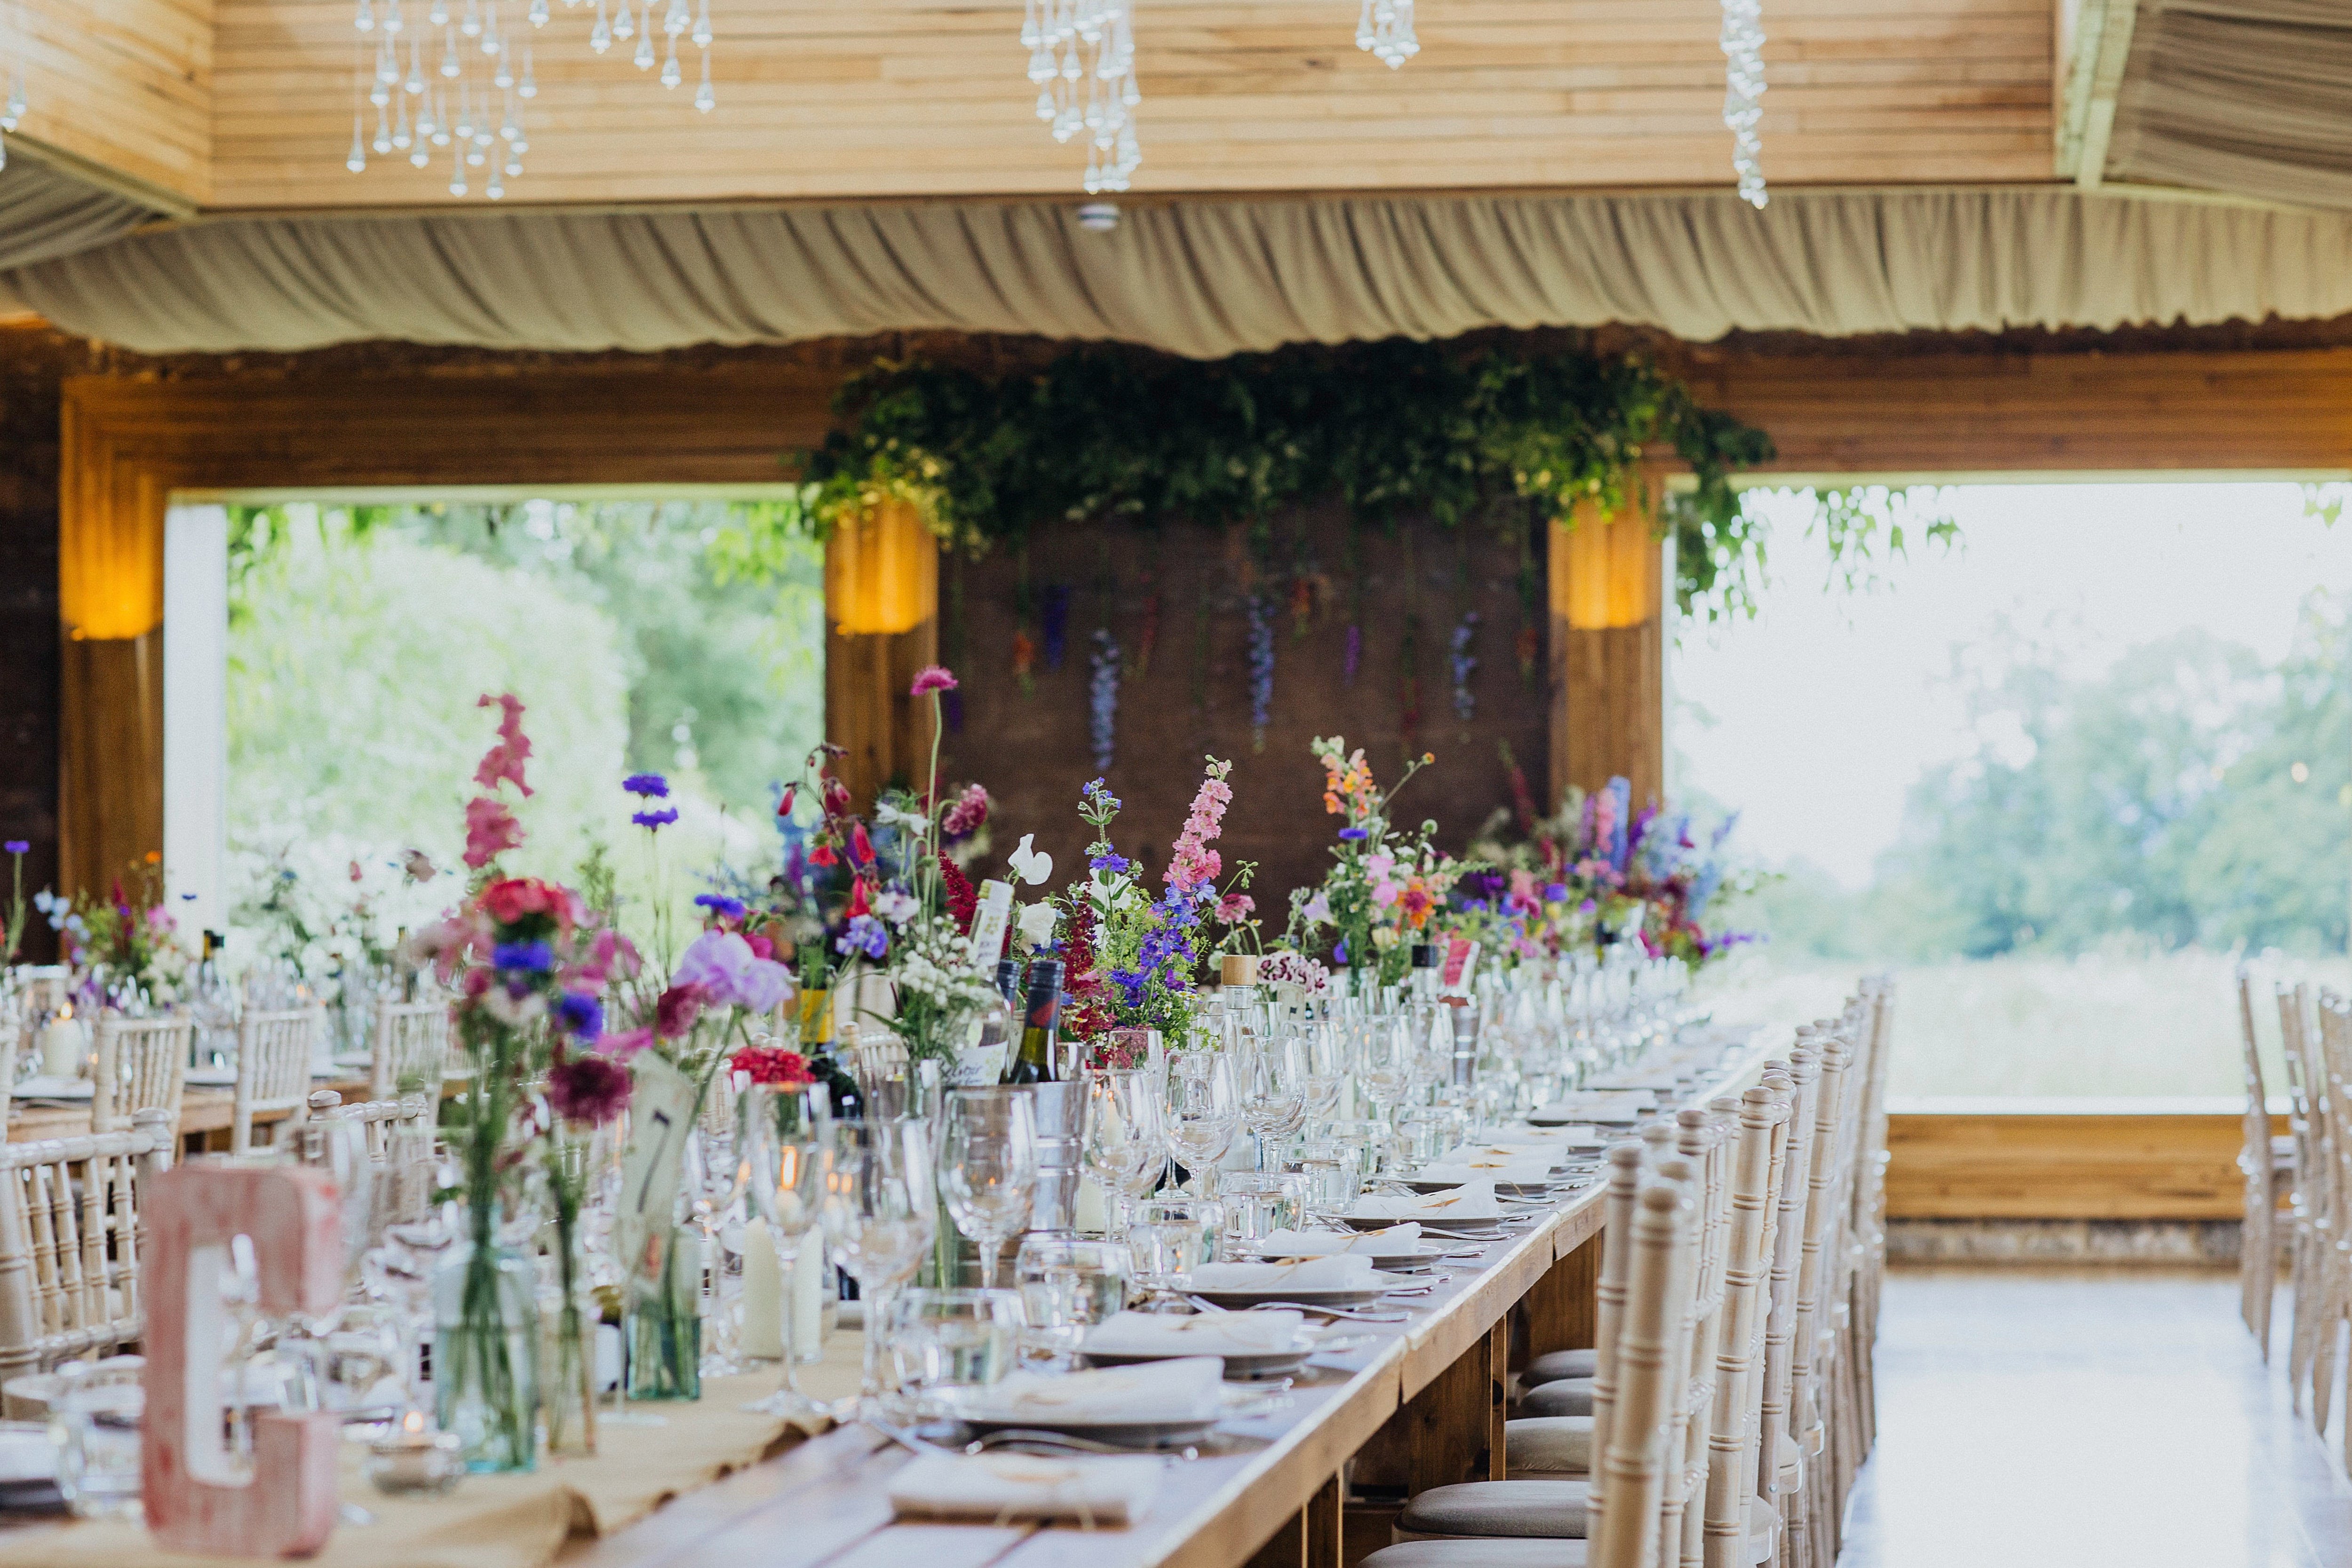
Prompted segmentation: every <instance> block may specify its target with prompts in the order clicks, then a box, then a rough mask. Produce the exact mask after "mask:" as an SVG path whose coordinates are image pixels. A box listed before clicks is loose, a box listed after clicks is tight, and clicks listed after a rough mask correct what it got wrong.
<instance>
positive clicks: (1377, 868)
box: [1364, 850, 1396, 882]
mask: <svg viewBox="0 0 2352 1568" xmlns="http://www.w3.org/2000/svg"><path fill="white" fill-rule="evenodd" d="M1394 869H1396V856H1394V855H1392V854H1390V853H1389V852H1387V851H1385V850H1383V851H1381V852H1380V853H1379V854H1376V855H1366V856H1365V857H1364V874H1365V875H1366V876H1368V877H1370V878H1371V879H1372V880H1373V881H1374V882H1378V881H1380V880H1381V878H1382V877H1384V876H1386V875H1388V874H1389V873H1390V872H1391V871H1393V870H1394Z"/></svg>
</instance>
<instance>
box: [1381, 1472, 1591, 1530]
mask: <svg viewBox="0 0 2352 1568" xmlns="http://www.w3.org/2000/svg"><path fill="white" fill-rule="evenodd" d="M1591 1495H1592V1489H1591V1487H1590V1486H1588V1485H1587V1484H1586V1483H1584V1482H1583V1481H1566V1480H1561V1481H1465V1482H1464V1483H1462V1484H1461V1485H1459V1486H1450V1487H1432V1488H1430V1489H1429V1490H1427V1491H1425V1492H1421V1493H1418V1494H1416V1495H1415V1496H1414V1498H1413V1500H1412V1501H1411V1502H1409V1503H1407V1504H1405V1507H1404V1511H1403V1512H1402V1513H1401V1514H1399V1515H1397V1521H1396V1528H1397V1530H1398V1531H1400V1532H1401V1533H1402V1534H1406V1535H1549V1536H1572V1537H1581V1536H1582V1535H1583V1534H1584V1505H1585V1503H1586V1501H1587V1500H1590V1498H1591Z"/></svg>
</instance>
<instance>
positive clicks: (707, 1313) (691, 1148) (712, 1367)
mask: <svg viewBox="0 0 2352 1568" xmlns="http://www.w3.org/2000/svg"><path fill="white" fill-rule="evenodd" d="M686 1150H687V1160H686V1181H687V1200H688V1205H689V1206H690V1207H691V1208H692V1211H693V1214H694V1222H695V1225H696V1227H697V1228H698V1229H700V1230H701V1232H702V1265H703V1283H702V1287H701V1288H702V1293H703V1296H704V1298H705V1301H704V1308H703V1321H704V1322H705V1323H706V1324H708V1325H709V1329H710V1333H709V1338H707V1339H706V1340H705V1341H704V1348H703V1352H702V1364H701V1367H700V1372H701V1375H703V1376H705V1377H725V1376H728V1375H730V1374H733V1373H737V1372H740V1371H742V1370H743V1369H742V1367H741V1366H740V1364H737V1362H736V1360H735V1344H734V1338H735V1336H734V1335H733V1333H730V1323H729V1319H728V1315H727V1312H726V1311H725V1304H726V1303H725V1294H726V1282H727V1253H726V1250H725V1245H724V1242H723V1241H722V1239H721V1232H723V1231H724V1230H725V1229H726V1228H727V1218H728V1216H729V1215H730V1214H731V1213H733V1212H734V1208H735V1206H736V1205H737V1204H738V1203H740V1202H741V1201H742V1199H743V1193H744V1189H745V1187H746V1186H748V1185H749V1183H750V1179H751V1172H750V1169H749V1167H748V1166H746V1165H745V1164H744V1162H743V1160H742V1159H741V1158H740V1157H739V1156H738V1155H737V1152H736V1148H735V1129H734V1128H733V1127H732V1126H726V1125H719V1126H713V1125H710V1124H708V1123H706V1124H703V1125H700V1126H698V1127H696V1128H695V1129H694V1131H693V1132H692V1134H689V1135H688V1138H687V1140H686Z"/></svg>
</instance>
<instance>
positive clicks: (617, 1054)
mask: <svg viewBox="0 0 2352 1568" xmlns="http://www.w3.org/2000/svg"><path fill="white" fill-rule="evenodd" d="M653 1042H654V1031H653V1030H649V1029H633V1030H629V1031H628V1032H627V1033H626V1034H608V1035H606V1036H604V1039H602V1040H598V1041H597V1042H596V1049H597V1050H598V1051H602V1052H604V1054H605V1055H606V1056H609V1057H611V1058H613V1059H614V1061H628V1060H629V1058H631V1057H633V1056H635V1055H636V1053H637V1052H639V1051H643V1050H645V1049H646V1047H647V1046H650V1045H651V1044H653Z"/></svg>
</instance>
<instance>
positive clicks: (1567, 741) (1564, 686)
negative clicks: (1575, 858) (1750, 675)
mask: <svg viewBox="0 0 2352 1568" xmlns="http://www.w3.org/2000/svg"><path fill="white" fill-rule="evenodd" d="M1662 494H1663V486H1661V485H1659V484H1657V483H1656V482H1655V481H1654V480H1651V481H1646V482H1644V483H1643V485H1642V486H1641V487H1640V488H1638V489H1637V490H1636V491H1635V493H1634V494H1633V495H1632V496H1629V497H1628V500H1627V505H1626V507H1625V508H1624V509H1623V510H1622V511H1621V512H1618V513H1616V514H1615V515H1613V516H1611V515H1608V514H1604V513H1603V512H1602V511H1601V508H1600V507H1599V506H1598V505H1597V504H1595V503H1591V502H1586V503H1583V504H1580V505H1579V506H1578V507H1576V508H1575V510H1574V511H1573V512H1572V513H1571V514H1570V516H1569V517H1567V518H1564V519H1562V520H1560V521H1558V522H1555V523H1554V524H1553V525H1552V528H1551V538H1550V548H1549V578H1550V589H1551V617H1550V619H1551V790H1552V794H1551V798H1552V800H1554V801H1557V800H1559V795H1560V792H1561V791H1562V790H1564V789H1568V788H1569V787H1570V785H1574V786H1576V787H1577V788H1579V789H1598V788H1600V787H1601V785H1603V784H1606V783H1607V782H1608V781H1609V780H1610V779H1612V778H1613V777H1617V776H1620V775H1622V776H1623V777H1624V778H1625V779H1628V780H1630V781H1631V782H1632V784H1633V805H1634V807H1635V809H1637V810H1638V809H1639V808H1640V807H1641V806H1642V805H1643V803H1644V802H1645V801H1647V800H1652V799H1654V798H1655V797H1657V796H1658V795H1660V794H1662V793H1663V792H1664V784H1665V757H1666V729H1665V720H1666V713H1665V669H1666V649H1665V613H1664V597H1663V588H1664V583H1663V579H1664V570H1663V567H1664V555H1665V551H1664V545H1663V543H1662V542H1661V541H1660V539H1659V538H1658V536H1657V528H1656V517H1657V500H1658V497H1660V495H1662Z"/></svg>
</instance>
